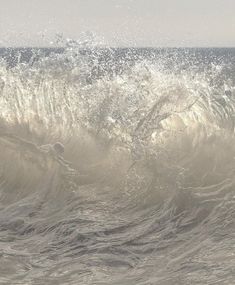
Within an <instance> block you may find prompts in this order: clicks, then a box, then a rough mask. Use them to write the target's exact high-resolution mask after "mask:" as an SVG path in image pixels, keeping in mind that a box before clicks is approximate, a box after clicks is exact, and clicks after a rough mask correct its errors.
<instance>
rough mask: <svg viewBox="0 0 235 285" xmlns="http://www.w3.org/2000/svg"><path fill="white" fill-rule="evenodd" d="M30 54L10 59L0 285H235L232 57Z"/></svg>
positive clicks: (206, 53) (4, 102) (1, 157)
mask: <svg viewBox="0 0 235 285" xmlns="http://www.w3.org/2000/svg"><path fill="white" fill-rule="evenodd" d="M24 52H25V51H24ZM30 52H31V53H32V55H34V56H30V59H27V60H26V61H24V60H21V59H20V60H18V62H17V63H14V64H9V59H8V60H7V59H6V58H5V59H4V58H2V59H1V61H0V110H1V112H0V116H1V117H0V283H1V284H24V285H25V284H37V285H39V284H48V285H49V284H63V285H64V284H128V285H132V284H133V285H134V284H146V285H147V284H161V285H164V284H166V285H171V284H233V282H234V278H235V272H234V268H235V259H234V254H235V243H234V240H235V235H234V233H235V192H234V189H235V188H234V187H235V178H234V174H235V136H234V128H235V121H234V114H235V88H234V86H235V81H234V80H235V76H234V75H235V65H234V58H235V51H234V50H226V49H224V50H198V51H197V50H196V51H195V50H160V51H159V50H151V51H148V50H140V49H139V50H138V49H136V50H124V49H123V50H111V49H110V50H108V49H107V50H103V51H99V50H87V51H86V50H85V51H84V50H83V52H81V50H80V49H78V48H76V47H72V48H71V47H70V48H67V49H65V50H63V51H60V52H50V53H49V54H47V55H46V56H45V55H43V53H41V54H40V53H39V50H37V51H34V50H33V51H30ZM12 53H14V56H15V57H14V58H17V55H19V54H20V53H19V51H11V55H12ZM18 58H19V57H18ZM35 58H36V60H35ZM231 58H232V59H233V60H232V59H231ZM55 142H60V143H62V144H63V145H64V147H65V152H64V154H63V158H62V157H60V156H58V154H56V153H55V151H54V152H53V144H54V143H55ZM42 145H49V146H48V149H49V151H46V150H45V149H46V148H45V147H44V148H43V147H41V146H42ZM50 150H52V151H50Z"/></svg>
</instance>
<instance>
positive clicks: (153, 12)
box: [0, 0, 235, 46]
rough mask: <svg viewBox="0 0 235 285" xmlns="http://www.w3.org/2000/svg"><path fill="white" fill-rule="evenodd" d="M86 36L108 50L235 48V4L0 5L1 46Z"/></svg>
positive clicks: (173, 0)
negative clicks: (92, 35) (90, 35)
mask: <svg viewBox="0 0 235 285" xmlns="http://www.w3.org/2000/svg"><path fill="white" fill-rule="evenodd" d="M86 31H92V32H94V33H95V34H96V35H97V37H98V39H99V41H101V42H102V43H105V44H109V45H113V46H235V0H0V46H32V45H34V46H35V45H36V46H42V45H44V46H45V45H48V43H49V42H50V41H51V40H52V39H53V38H54V36H55V34H57V33H61V34H63V36H64V37H65V38H73V39H79V38H80V37H81V34H82V32H86Z"/></svg>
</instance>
